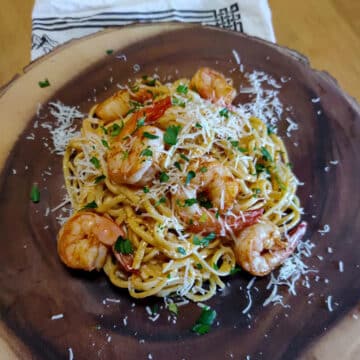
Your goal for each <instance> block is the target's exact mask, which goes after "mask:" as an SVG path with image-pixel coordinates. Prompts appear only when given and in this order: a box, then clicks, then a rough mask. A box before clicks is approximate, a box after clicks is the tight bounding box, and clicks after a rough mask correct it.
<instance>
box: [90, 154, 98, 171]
mask: <svg viewBox="0 0 360 360" xmlns="http://www.w3.org/2000/svg"><path fill="white" fill-rule="evenodd" d="M90 162H91V163H92V164H93V165H94V166H95V168H96V169H100V161H99V159H98V158H96V157H95V156H93V157H92V158H91V159H90Z"/></svg>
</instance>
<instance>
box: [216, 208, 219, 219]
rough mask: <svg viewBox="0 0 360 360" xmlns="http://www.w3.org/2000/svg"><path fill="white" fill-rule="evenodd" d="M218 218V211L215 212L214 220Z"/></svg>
mask: <svg viewBox="0 0 360 360" xmlns="http://www.w3.org/2000/svg"><path fill="white" fill-rule="evenodd" d="M219 216H220V213H219V210H217V211H216V213H215V219H218V218H219Z"/></svg>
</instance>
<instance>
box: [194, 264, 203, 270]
mask: <svg viewBox="0 0 360 360" xmlns="http://www.w3.org/2000/svg"><path fill="white" fill-rule="evenodd" d="M195 266H196V268H197V269H198V270H201V269H202V268H203V267H202V265H201V264H200V263H197V264H196V265H195Z"/></svg>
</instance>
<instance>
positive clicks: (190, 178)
mask: <svg viewBox="0 0 360 360" xmlns="http://www.w3.org/2000/svg"><path fill="white" fill-rule="evenodd" d="M195 176H196V174H195V172H194V171H192V170H190V171H189V172H188V174H187V175H186V180H185V185H189V184H190V181H191V180H192V179H193V178H194V177H195Z"/></svg>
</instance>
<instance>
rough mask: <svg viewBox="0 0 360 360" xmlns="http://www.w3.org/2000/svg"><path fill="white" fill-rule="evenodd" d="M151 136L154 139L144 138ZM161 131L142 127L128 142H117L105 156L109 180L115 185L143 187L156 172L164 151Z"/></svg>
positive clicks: (151, 127)
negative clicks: (145, 135) (146, 135)
mask: <svg viewBox="0 0 360 360" xmlns="http://www.w3.org/2000/svg"><path fill="white" fill-rule="evenodd" d="M145 133H147V134H151V135H152V136H154V137H155V138H154V139H149V138H145V137H144V134H145ZM162 138H163V131H162V130H160V129H158V128H157V127H154V126H143V127H141V128H140V129H139V131H138V133H137V135H136V137H135V138H134V139H132V141H131V140H130V141H129V142H120V141H119V142H117V143H115V144H114V146H113V147H112V148H111V150H110V151H109V153H108V155H107V165H108V172H109V178H110V180H111V181H113V182H114V183H116V184H129V185H137V186H144V185H146V184H147V183H148V182H149V181H150V180H151V179H153V178H154V176H155V175H156V173H157V172H158V167H157V166H156V165H157V164H158V163H159V160H160V155H161V152H162V151H163V150H164V143H163V140H162Z"/></svg>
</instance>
